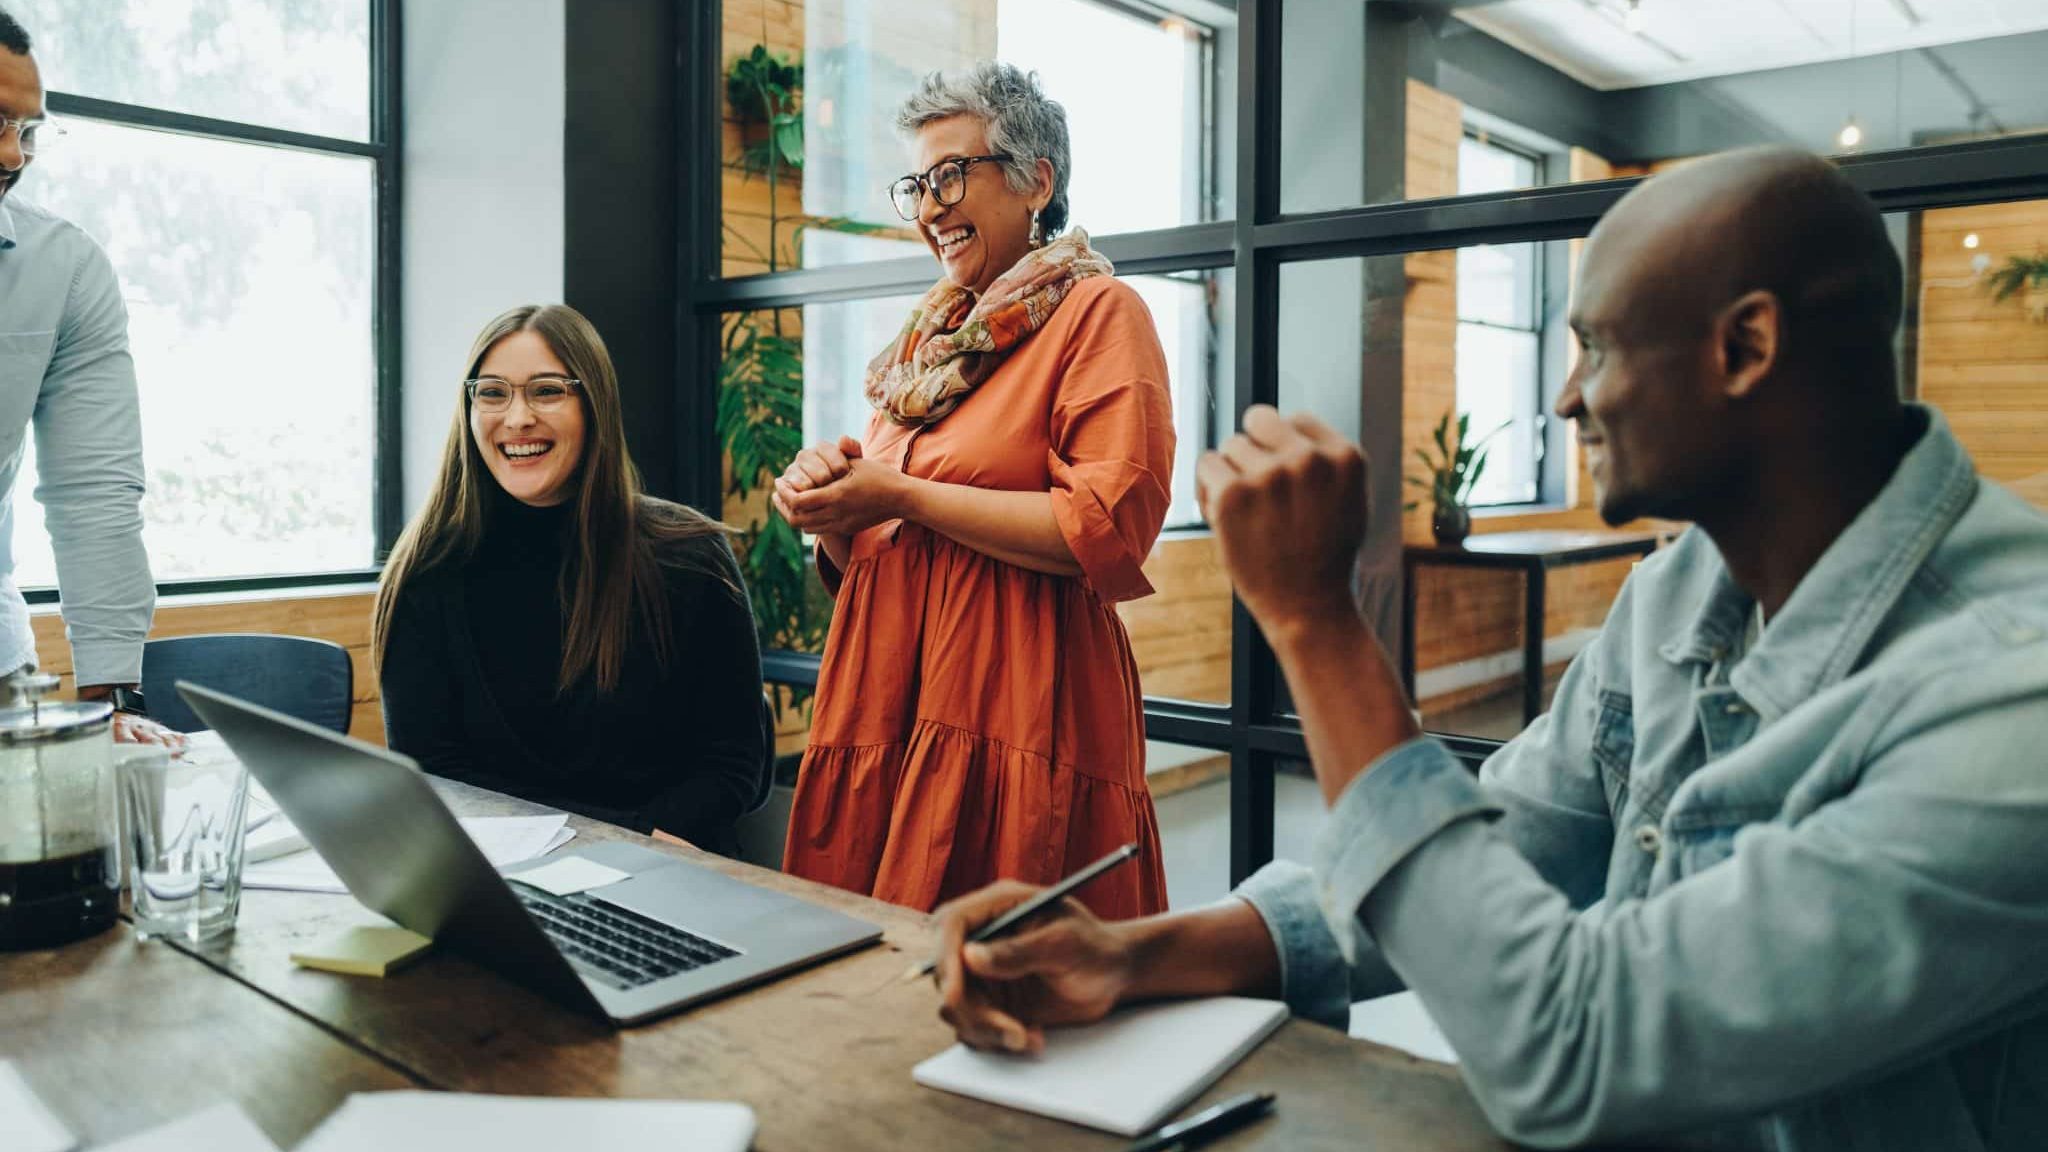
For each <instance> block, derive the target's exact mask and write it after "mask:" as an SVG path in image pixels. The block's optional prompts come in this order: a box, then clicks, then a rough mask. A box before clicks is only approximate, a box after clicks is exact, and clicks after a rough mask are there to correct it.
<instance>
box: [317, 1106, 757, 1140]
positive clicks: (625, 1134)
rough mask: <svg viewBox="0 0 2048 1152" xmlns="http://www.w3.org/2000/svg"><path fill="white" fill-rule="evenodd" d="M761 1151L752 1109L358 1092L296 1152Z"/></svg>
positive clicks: (745, 1107) (335, 1111)
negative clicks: (470, 1151) (461, 1151)
mask: <svg viewBox="0 0 2048 1152" xmlns="http://www.w3.org/2000/svg"><path fill="white" fill-rule="evenodd" d="M753 1142H754V1110H753V1109H752V1108H749V1107H747V1106H746V1105H745V1104H725V1103H706V1102H702V1101H696V1100H594V1099H576V1098H559V1099H557V1098H548V1097H536V1096H481V1095H475V1094H471V1093H466V1092H358V1093H356V1094H355V1095H353V1096H350V1097H349V1098H348V1100H347V1101H346V1102H345V1103H343V1104H342V1106H341V1107H339V1108H337V1109H335V1110H334V1114H333V1115H332V1116H329V1117H328V1118H327V1120H326V1122H325V1123H323V1124H321V1125H320V1127H319V1128H318V1129H316V1130H315V1131H314V1132H313V1134H312V1135H311V1136H308V1137H306V1140H305V1142H304V1143H303V1144H300V1145H299V1147H298V1152H446V1150H447V1149H450V1148H481V1149H488V1150H489V1152H563V1150H564V1149H604V1150H606V1152H612V1150H614V1149H616V1150H618V1152H631V1150H633V1149H641V1148H644V1149H649V1150H654V1149H659V1150H660V1152H746V1150H747V1147H748V1145H750V1144H752V1143H753Z"/></svg>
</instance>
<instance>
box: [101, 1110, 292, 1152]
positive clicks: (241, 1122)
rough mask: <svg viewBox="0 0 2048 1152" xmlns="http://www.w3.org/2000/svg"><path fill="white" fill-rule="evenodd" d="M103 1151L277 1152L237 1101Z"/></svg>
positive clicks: (135, 1136) (152, 1129) (141, 1133)
mask: <svg viewBox="0 0 2048 1152" xmlns="http://www.w3.org/2000/svg"><path fill="white" fill-rule="evenodd" d="M99 1152H277V1145H275V1144H272V1143H271V1142H270V1137H268V1136H265V1135H264V1134H263V1129H261V1128H258V1127H257V1126H256V1123H255V1121H253V1120H250V1119H249V1116H248V1114H247V1113H245V1112H243V1111H242V1109H241V1107H240V1106H239V1105H237V1104H234V1103H233V1102H228V1103H222V1104H215V1105H214V1106H213V1107H211V1108H206V1109H202V1110H200V1111H198V1112H194V1113H192V1114H191V1115H190V1116H187V1117H185V1118H184V1119H182V1120H173V1121H171V1122H170V1123H169V1124H162V1125H158V1126H157V1127H155V1128H151V1129H150V1130H149V1131H147V1132H138V1133H136V1134H135V1135H133V1136H130V1137H128V1138H126V1139H124V1140H121V1141H119V1142H117V1143H114V1144H108V1145H104V1146H103V1147H101V1148H100V1150H99Z"/></svg>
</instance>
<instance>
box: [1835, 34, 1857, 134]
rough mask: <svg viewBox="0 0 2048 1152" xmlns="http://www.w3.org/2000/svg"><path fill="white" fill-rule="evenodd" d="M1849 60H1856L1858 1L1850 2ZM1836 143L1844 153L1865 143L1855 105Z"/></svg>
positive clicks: (1850, 110) (1850, 109)
mask: <svg viewBox="0 0 2048 1152" xmlns="http://www.w3.org/2000/svg"><path fill="white" fill-rule="evenodd" d="M1849 59H1851V60H1854V59H1856V0H1849ZM1835 143H1837V144H1839V145H1841V146H1842V149H1843V150H1844V151H1849V150H1852V149H1854V148H1855V147H1856V146H1857V145H1859V144H1861V143H1863V129H1862V128H1861V127H1859V126H1858V125H1857V123H1856V109H1855V106H1854V105H1851V106H1850V108H1849V119H1848V122H1847V123H1844V124H1843V125H1842V130H1841V131H1840V132H1837V133H1835Z"/></svg>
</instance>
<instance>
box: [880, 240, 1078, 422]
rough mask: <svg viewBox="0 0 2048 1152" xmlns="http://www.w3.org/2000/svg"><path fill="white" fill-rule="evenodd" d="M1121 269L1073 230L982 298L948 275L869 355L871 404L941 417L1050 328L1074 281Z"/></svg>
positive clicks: (908, 417) (904, 418)
mask: <svg viewBox="0 0 2048 1152" xmlns="http://www.w3.org/2000/svg"><path fill="white" fill-rule="evenodd" d="M1115 274H1116V269H1114V268H1112V267H1111V266H1110V263H1109V261H1108V260H1105V259H1103V257H1102V253H1100V252H1097V251H1096V250H1095V249H1093V248H1090V247H1089V246H1088V233H1086V232H1084V231H1082V230H1081V229H1079V228H1071V229H1068V230H1067V232H1066V233H1065V234H1064V235H1062V236H1061V237H1060V238H1059V239H1057V240H1054V241H1053V242H1052V243H1050V244H1047V245H1046V246H1045V247H1043V248H1034V249H1032V250H1031V251H1029V252H1027V253H1025V254H1024V257H1023V259H1021V260H1019V261H1017V263H1016V265H1015V266H1014V267H1012V268H1011V269H1010V270H1009V271H1007V272H1005V273H1003V274H1002V275H1001V276H998V277H996V281H995V283H993V284H990V285H989V286H988V291H986V292H984V293H982V294H981V298H980V299H979V300H977V299H975V297H974V294H973V293H972V292H969V291H967V290H966V289H965V288H961V287H959V286H958V285H956V284H954V283H953V282H952V281H951V280H943V279H942V280H940V281H939V282H938V283H937V284H935V285H933V286H932V289H931V291H929V292H926V293H925V294H924V299H922V300H919V301H918V302H917V307H916V308H914V309H912V310H911V313H910V319H909V320H907V321H905V322H904V324H903V330H902V331H901V332H898V333H897V334H896V339H894V340H892V341H890V342H889V346H888V347H887V348H884V349H882V354H881V355H879V356H877V357H875V358H874V359H873V360H871V361H869V362H868V370H867V396H868V403H870V404H873V405H874V406H875V407H876V408H879V409H881V410H882V411H883V412H885V413H887V414H888V416H889V419H891V420H894V421H895V422H896V423H898V424H906V425H917V424H936V423H938V422H939V421H940V420H941V419H943V418H945V416H946V414H947V413H949V412H951V411H952V410H953V409H955V408H957V407H959V406H960V402H961V401H962V400H965V399H966V398H967V394H968V393H969V392H972V391H974V389H975V387H976V386H978V385H979V384H980V383H981V382H982V381H984V380H986V379H988V378H989V376H990V374H992V373H993V372H994V371H995V370H996V369H997V368H998V367H1001V365H1002V363H1003V360H1004V358H1005V357H1007V356H1009V354H1010V353H1011V352H1013V351H1015V350H1016V348H1017V346H1018V345H1019V344H1022V343H1023V342H1024V341H1025V340H1027V339H1029V338H1030V336H1031V334H1032V333H1033V332H1036V331H1038V330H1039V329H1040V328H1043V327H1045V322H1046V321H1047V320H1050V319H1051V318H1052V314H1053V310H1054V309H1055V308H1058V307H1059V306H1060V301H1062V300H1065V299H1066V298H1067V293H1069V292H1071V291H1073V288H1074V285H1075V284H1076V283H1077V282H1079V281H1081V280H1084V279H1086V278H1087V277H1090V276H1113V275H1115Z"/></svg>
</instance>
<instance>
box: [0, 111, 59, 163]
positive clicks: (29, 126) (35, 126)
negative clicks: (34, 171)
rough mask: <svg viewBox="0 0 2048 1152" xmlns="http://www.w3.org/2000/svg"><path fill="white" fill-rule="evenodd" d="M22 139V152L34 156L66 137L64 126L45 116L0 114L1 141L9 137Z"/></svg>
mask: <svg viewBox="0 0 2048 1152" xmlns="http://www.w3.org/2000/svg"><path fill="white" fill-rule="evenodd" d="M10 136H11V137H13V138H15V139H17V140H20V141H21V154H22V155H24V156H34V155H36V154H37V153H38V152H43V151H47V150H49V148H50V147H51V146H53V145H55V144H57V143H58V142H59V141H61V140H63V138H64V126H63V125H62V124H58V123H55V122H53V121H51V120H50V119H49V118H48V117H44V116H0V143H5V142H6V141H7V139H8V138H9V137H10Z"/></svg>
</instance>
